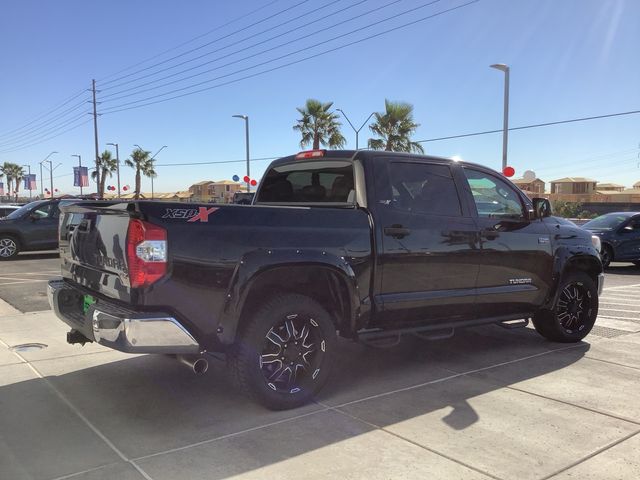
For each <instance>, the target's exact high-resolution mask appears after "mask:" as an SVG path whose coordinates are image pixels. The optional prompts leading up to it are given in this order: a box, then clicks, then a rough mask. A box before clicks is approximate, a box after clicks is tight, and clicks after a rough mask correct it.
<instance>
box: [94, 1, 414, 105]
mask: <svg viewBox="0 0 640 480" xmlns="http://www.w3.org/2000/svg"><path fill="white" fill-rule="evenodd" d="M341 1H343V0H334V1H332V2H330V3H328V4H325V5H322V6H320V7H317V8H315V9H313V10H311V11H309V12H305V13H303V14H301V15H298V16H297V17H294V18H292V19H289V20H287V21H285V22H282V23H280V24H278V25H275V26H273V27H269V28H267V29H265V30H262V31H260V32H258V33H254V34H252V35H250V36H248V37H245V38H243V39H241V40H239V41H237V42H234V43H231V44H228V45H225V46H223V47H220V48H217V49H215V50H211V51H209V52H206V53H203V54H201V55H198V56H197V57H194V58H191V59H189V60H185V61H183V62H180V63H177V64H175V65H171V66H169V67H165V68H162V69H160V70H157V71H155V72H151V73H148V74H146V75H142V76H141V77H138V78H134V79H131V80H127V81H126V82H122V83H119V84H117V85H112V86H110V87H106V88H104V90H105V91H107V90H111V89H114V88H117V87H120V86H123V85H127V84H130V83H134V82H137V81H139V80H143V79H145V78H148V77H153V76H154V75H158V74H159V73H162V72H166V71H168V70H172V69H174V68H177V67H180V66H182V65H186V64H188V63H191V62H195V61H196V60H200V59H201V58H204V57H207V56H209V55H213V54H214V53H217V52H220V51H222V50H226V49H227V48H229V47H233V46H235V45H238V44H240V43H243V42H246V41H247V40H250V39H252V38H255V37H257V36H259V35H262V34H264V33H266V32H269V31H272V30H275V29H277V28H279V27H281V26H283V25H286V24H288V23H291V22H293V21H295V20H299V19H301V18H304V17H306V16H308V15H310V14H312V13H315V12H317V11H319V10H323V9H325V8H327V7H329V6H331V5H333V4H335V3H339V2H341ZM367 1H368V0H360V1H359V2H357V3H354V4H352V5H349V6H347V7H345V8H342V9H340V10H336V11H335V12H332V13H329V14H327V15H325V16H323V17H322V18H321V20H326V19H327V18H330V17H332V16H334V15H337V14H339V13H343V12H345V11H346V10H349V9H351V8H354V7H357V6H358V5H361V4H363V3H365V2H367ZM400 1H402V0H395V1H394V2H392V3H398V2H400ZM312 21H313V20H312ZM340 23H344V22H340ZM337 25H339V24H334V25H331V26H329V27H327V28H326V29H324V30H325V31H326V30H328V29H330V28H335V27H336V26H337ZM289 33H291V31H289V30H287V31H285V32H282V33H279V34H278V35H275V36H273V37H270V38H267V39H264V40H261V41H260V42H257V43H254V44H252V45H249V46H247V47H243V48H241V49H240V50H236V51H235V52H231V53H228V54H226V55H223V56H221V57H216V58H214V59H213V60H209V61H207V62H204V63H201V64H198V65H195V66H193V67H190V68H187V69H184V70H181V71H179V72H175V73H173V74H171V75H165V76H164V77H161V78H157V79H155V80H152V81H149V82H146V83H143V84H141V85H137V86H135V87H129V88H126V89H124V90H121V91H119V92H114V93H110V94H108V95H103V96H102V97H101V98H103V99H104V98H108V97H111V96H114V95H118V94H120V93H123V92H127V91H130V90H132V89H136V88H140V87H144V86H146V85H151V84H153V83H155V82H159V81H161V80H165V79H167V78H171V77H175V76H176V75H180V74H182V73H185V72H189V71H192V70H195V69H198V68H200V67H202V66H204V65H208V64H210V63H213V62H216V61H218V60H221V59H223V58H226V57H229V56H231V55H235V54H236V53H240V52H243V51H245V50H249V49H251V48H253V47H256V46H259V45H263V44H265V43H268V42H270V41H272V40H275V39H276V38H279V37H282V36H285V35H288V34H289ZM317 33H322V31H315V32H311V33H309V34H307V35H306V36H311V35H315V34H317ZM306 36H305V37H306ZM305 37H302V38H305ZM289 43H292V42H289ZM205 73H206V72H205ZM188 78H190V77H188ZM183 80H184V79H183Z"/></svg>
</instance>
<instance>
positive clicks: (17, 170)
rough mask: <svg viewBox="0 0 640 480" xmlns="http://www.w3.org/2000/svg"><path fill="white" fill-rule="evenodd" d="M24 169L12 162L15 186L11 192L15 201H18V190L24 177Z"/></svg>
mask: <svg viewBox="0 0 640 480" xmlns="http://www.w3.org/2000/svg"><path fill="white" fill-rule="evenodd" d="M24 176H25V171H24V168H22V167H21V166H20V165H17V164H15V163H14V164H13V183H14V184H15V188H14V189H13V193H14V195H15V197H16V202H17V201H18V191H19V190H20V183H21V182H22V180H23V179H24Z"/></svg>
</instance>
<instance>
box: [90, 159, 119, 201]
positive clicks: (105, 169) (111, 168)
mask: <svg viewBox="0 0 640 480" xmlns="http://www.w3.org/2000/svg"><path fill="white" fill-rule="evenodd" d="M117 168H118V161H117V160H116V159H115V158H113V156H112V154H111V152H110V151H109V150H105V151H104V152H102V155H100V185H98V192H99V193H98V196H99V197H100V198H102V197H103V196H104V186H105V183H106V182H107V175H108V176H109V177H112V176H113V172H115V171H116V169H117ZM97 175H98V174H97V173H96V170H94V171H93V172H91V178H92V179H93V180H95V179H96V177H97Z"/></svg>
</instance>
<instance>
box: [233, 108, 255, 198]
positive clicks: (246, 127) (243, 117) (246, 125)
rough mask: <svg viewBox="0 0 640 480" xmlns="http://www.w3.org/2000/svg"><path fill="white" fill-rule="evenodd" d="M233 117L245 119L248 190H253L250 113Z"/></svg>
mask: <svg viewBox="0 0 640 480" xmlns="http://www.w3.org/2000/svg"><path fill="white" fill-rule="evenodd" d="M232 116H233V118H241V119H243V120H244V135H245V147H246V149H247V177H248V178H249V181H248V182H247V192H250V191H251V183H250V182H251V169H250V165H249V115H232Z"/></svg>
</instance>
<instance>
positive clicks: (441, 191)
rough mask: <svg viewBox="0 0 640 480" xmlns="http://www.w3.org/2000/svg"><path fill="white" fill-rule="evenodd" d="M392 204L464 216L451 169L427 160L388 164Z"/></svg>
mask: <svg viewBox="0 0 640 480" xmlns="http://www.w3.org/2000/svg"><path fill="white" fill-rule="evenodd" d="M389 180H390V183H391V197H392V198H391V205H393V206H394V207H395V208H397V209H400V210H405V211H408V212H413V213H423V214H428V215H444V216H453V217H456V216H461V215H462V211H461V209H460V199H459V197H458V192H457V190H456V185H455V182H454V181H453V177H452V176H451V170H450V169H449V167H447V166H445V165H434V164H427V163H401V162H391V163H390V164H389Z"/></svg>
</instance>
